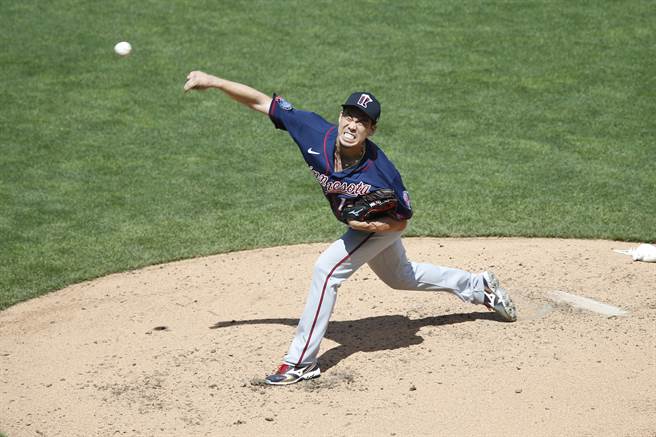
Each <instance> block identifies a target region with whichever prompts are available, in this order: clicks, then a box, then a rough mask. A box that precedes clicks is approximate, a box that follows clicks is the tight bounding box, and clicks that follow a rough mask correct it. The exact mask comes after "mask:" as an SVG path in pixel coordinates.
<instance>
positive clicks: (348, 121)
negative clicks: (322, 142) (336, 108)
mask: <svg viewBox="0 0 656 437" xmlns="http://www.w3.org/2000/svg"><path fill="white" fill-rule="evenodd" d="M374 130H376V126H375V125H374V124H373V123H372V121H371V120H370V119H369V117H367V116H366V115H365V114H364V113H362V112H360V111H357V110H353V109H350V108H345V109H344V110H343V111H342V112H341V113H340V114H339V124H338V127H337V133H338V134H339V137H338V138H339V143H340V144H341V145H342V146H344V147H357V146H360V145H362V144H363V143H364V141H365V140H366V139H367V137H368V136H369V135H371V134H372V133H374Z"/></svg>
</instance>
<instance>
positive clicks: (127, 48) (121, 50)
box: [114, 41, 132, 56]
mask: <svg viewBox="0 0 656 437" xmlns="http://www.w3.org/2000/svg"><path fill="white" fill-rule="evenodd" d="M114 51H115V52H116V54H117V55H119V56H127V55H129V54H130V52H131V51H132V46H131V45H130V43H129V42H127V41H121V42H120V43H118V44H116V45H115V46H114Z"/></svg>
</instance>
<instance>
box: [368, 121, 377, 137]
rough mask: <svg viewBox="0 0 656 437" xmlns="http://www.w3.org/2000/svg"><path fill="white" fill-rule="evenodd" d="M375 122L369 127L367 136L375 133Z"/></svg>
mask: <svg viewBox="0 0 656 437" xmlns="http://www.w3.org/2000/svg"><path fill="white" fill-rule="evenodd" d="M376 126H377V125H376V124H373V123H372V124H371V127H370V128H369V136H372V135H373V134H375V133H376Z"/></svg>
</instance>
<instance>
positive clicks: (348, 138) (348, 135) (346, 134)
mask: <svg viewBox="0 0 656 437" xmlns="http://www.w3.org/2000/svg"><path fill="white" fill-rule="evenodd" d="M342 137H344V139H345V140H346V141H355V135H353V134H352V133H351V132H344V133H343V134H342Z"/></svg>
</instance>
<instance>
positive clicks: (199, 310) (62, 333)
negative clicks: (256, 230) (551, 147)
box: [0, 238, 656, 437]
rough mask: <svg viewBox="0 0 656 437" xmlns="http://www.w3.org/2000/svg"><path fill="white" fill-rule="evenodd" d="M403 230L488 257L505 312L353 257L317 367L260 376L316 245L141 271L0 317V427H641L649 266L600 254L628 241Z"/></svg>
mask: <svg viewBox="0 0 656 437" xmlns="http://www.w3.org/2000/svg"><path fill="white" fill-rule="evenodd" d="M404 241H405V245H406V248H407V250H408V255H409V257H410V259H413V260H416V261H422V262H431V263H435V264H440V265H446V266H453V267H459V268H463V269H465V270H470V271H482V270H487V269H491V270H494V271H495V272H496V273H497V275H498V276H499V278H500V279H501V282H502V284H503V285H504V286H505V287H506V288H507V289H508V290H509V292H510V294H511V296H512V297H513V299H514V300H515V302H516V304H517V307H518V310H519V320H518V321H517V322H516V323H510V324H509V323H503V322H501V321H499V320H498V319H497V318H496V317H495V315H494V314H493V313H490V312H488V311H487V310H486V309H485V308H483V307H480V306H473V305H468V304H465V303H462V302H460V301H459V300H458V299H457V298H456V297H455V296H453V295H451V294H449V293H430V292H407V291H397V290H392V289H390V288H388V287H387V286H385V285H384V284H383V283H382V282H381V281H380V280H378V279H377V278H376V277H375V275H373V273H372V272H371V271H370V270H369V269H368V268H366V267H365V268H363V269H361V270H360V271H359V272H358V273H357V274H356V275H355V276H354V277H353V278H351V279H350V280H349V281H347V282H346V283H345V284H344V285H343V286H342V287H341V288H340V290H339V297H338V300H337V305H336V308H335V312H334V314H333V319H332V322H331V324H330V326H329V328H328V333H327V336H326V339H325V340H324V342H323V343H322V349H321V350H322V352H321V356H320V363H321V367H322V371H323V376H322V377H321V378H319V379H316V380H313V381H307V382H301V383H299V384H296V385H293V386H288V387H267V386H264V385H263V384H262V378H263V377H264V375H265V374H267V373H269V372H270V371H272V370H273V369H274V368H275V367H276V365H277V364H278V362H279V361H280V359H281V358H282V356H283V354H284V353H285V352H286V350H287V347H288V345H289V342H290V341H291V338H292V335H293V332H294V329H295V325H296V322H297V318H298V317H299V316H300V314H301V311H302V308H303V305H304V302H305V297H306V293H307V290H308V286H309V280H310V274H311V270H312V267H313V264H314V260H315V259H316V257H317V256H318V255H319V253H320V252H321V251H322V250H323V249H324V248H325V247H327V244H313V245H300V246H292V247H281V248H272V249H263V250H254V251H247V252H239V253H230V254H224V255H217V256H212V257H207V258H200V259H193V260H188V261H182V262H176V263H171V264H166V265H159V266H153V267H149V268H146V269H143V270H139V271H135V272H129V273H125V274H116V275H111V276H107V277H104V278H101V279H98V280H94V281H90V282H86V283H82V284H77V285H73V286H71V287H68V288H66V289H64V290H61V291H59V292H56V293H52V294H49V295H47V296H44V297H42V298H39V299H35V300H32V301H29V302H25V303H22V304H19V305H16V306H14V307H12V308H9V309H8V310H6V311H4V312H2V313H0V411H1V412H2V413H0V431H3V432H5V433H6V434H7V435H8V437H18V436H67V437H70V436H85V437H88V436H115V435H127V436H154V435H170V436H197V435H198V436H204V435H212V436H217V435H223V436H254V435H291V434H301V435H305V434H311V435H319V436H324V435H331V436H336V435H340V436H342V435H344V436H345V435H377V436H394V435H396V436H420V435H422V436H423V435H425V436H429V435H430V436H435V435H445V436H446V435H488V436H492V435H513V436H514V435H517V436H520V435H526V436H529V435H531V436H553V435H568V436H600V435H604V436H651V437H653V436H655V435H656V293H654V284H656V264H648V263H640V262H632V261H631V258H630V257H627V256H624V255H620V254H617V253H614V252H613V251H612V249H622V248H627V247H631V246H635V244H627V243H620V242H611V241H578V240H548V239H531V240H525V239H480V238H478V239H405V240H404ZM563 296H565V297H566V298H563ZM571 296H574V297H571ZM579 298H588V299H593V300H594V301H586V300H578V299H579ZM581 302H583V303H582V304H581ZM591 302H592V305H590V303H591ZM579 304H580V305H579ZM596 304H599V305H601V304H605V305H606V306H603V305H602V306H601V307H595V305H596ZM586 305H587V306H586ZM608 305H610V306H608ZM595 308H597V309H595ZM599 308H605V309H610V311H611V312H610V313H604V312H603V311H601V312H600V311H599V310H598V309H599ZM612 311H623V312H617V313H613V312H612ZM613 314H616V315H613Z"/></svg>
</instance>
